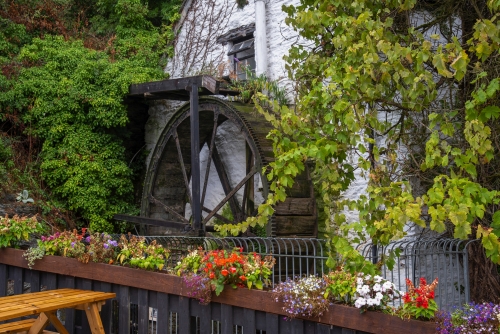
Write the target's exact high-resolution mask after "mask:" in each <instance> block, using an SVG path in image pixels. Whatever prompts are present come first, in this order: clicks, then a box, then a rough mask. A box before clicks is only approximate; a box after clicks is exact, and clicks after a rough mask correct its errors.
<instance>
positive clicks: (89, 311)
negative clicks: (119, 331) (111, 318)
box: [85, 303, 105, 334]
mask: <svg viewBox="0 0 500 334" xmlns="http://www.w3.org/2000/svg"><path fill="white" fill-rule="evenodd" d="M85 314H86V315H87V319H88V320H89V325H90V329H91V331H92V334H105V332H104V326H103V325H102V321H101V316H100V315H99V309H98V308H97V304H96V303H91V304H86V305H85Z"/></svg>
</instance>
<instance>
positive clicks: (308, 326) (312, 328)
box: [304, 321, 316, 334]
mask: <svg viewBox="0 0 500 334" xmlns="http://www.w3.org/2000/svg"><path fill="white" fill-rule="evenodd" d="M304 333H305V334H316V324H315V323H314V322H312V321H304Z"/></svg>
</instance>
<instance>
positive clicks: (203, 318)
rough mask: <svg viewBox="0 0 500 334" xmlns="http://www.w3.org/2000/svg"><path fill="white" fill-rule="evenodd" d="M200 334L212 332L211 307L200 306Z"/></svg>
mask: <svg viewBox="0 0 500 334" xmlns="http://www.w3.org/2000/svg"><path fill="white" fill-rule="evenodd" d="M200 308H201V312H200V334H211V333H212V330H211V327H212V307H211V305H210V304H209V305H200Z"/></svg>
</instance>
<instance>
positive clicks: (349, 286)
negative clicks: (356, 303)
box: [323, 268, 356, 304]
mask: <svg viewBox="0 0 500 334" xmlns="http://www.w3.org/2000/svg"><path fill="white" fill-rule="evenodd" d="M323 279H324V280H325V281H326V283H327V284H328V286H327V288H326V293H325V298H330V299H333V300H335V301H340V302H343V303H347V304H352V303H353V298H354V295H355V293H356V275H352V274H351V273H349V272H346V271H344V270H343V269H342V268H340V269H339V270H336V271H332V272H329V273H328V275H325V276H324V277H323Z"/></svg>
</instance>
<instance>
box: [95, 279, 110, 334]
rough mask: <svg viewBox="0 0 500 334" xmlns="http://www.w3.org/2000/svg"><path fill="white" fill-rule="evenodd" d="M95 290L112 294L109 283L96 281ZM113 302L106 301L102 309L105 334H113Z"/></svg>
mask: <svg viewBox="0 0 500 334" xmlns="http://www.w3.org/2000/svg"><path fill="white" fill-rule="evenodd" d="M94 290H96V291H102V292H111V291H112V290H111V284H109V283H107V282H99V281H94ZM114 301H115V299H113V300H108V301H106V304H104V305H103V306H102V308H101V320H102V325H103V327H104V332H105V333H111V332H112V323H113V302H114Z"/></svg>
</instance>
